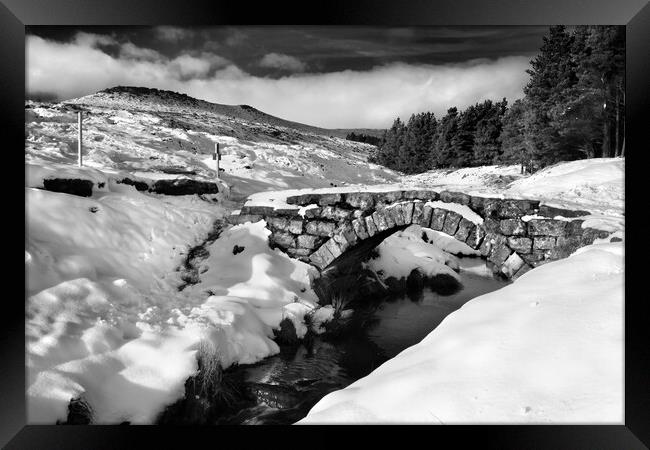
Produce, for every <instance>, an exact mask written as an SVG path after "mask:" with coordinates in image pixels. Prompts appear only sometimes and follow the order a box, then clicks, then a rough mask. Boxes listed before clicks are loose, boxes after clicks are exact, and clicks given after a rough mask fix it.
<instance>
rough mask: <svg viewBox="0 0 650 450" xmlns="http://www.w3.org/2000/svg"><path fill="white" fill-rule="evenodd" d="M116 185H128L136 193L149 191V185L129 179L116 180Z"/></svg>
mask: <svg viewBox="0 0 650 450" xmlns="http://www.w3.org/2000/svg"><path fill="white" fill-rule="evenodd" d="M117 183H121V184H128V185H129V186H133V187H135V189H136V190H138V191H146V190H147V189H149V185H148V184H147V183H145V182H144V181H135V180H132V179H131V178H122V179H121V180H117Z"/></svg>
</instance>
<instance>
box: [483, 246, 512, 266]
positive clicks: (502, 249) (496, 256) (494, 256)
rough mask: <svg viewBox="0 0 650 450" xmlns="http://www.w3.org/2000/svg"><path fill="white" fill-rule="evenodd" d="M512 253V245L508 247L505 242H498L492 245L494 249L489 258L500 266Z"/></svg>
mask: <svg viewBox="0 0 650 450" xmlns="http://www.w3.org/2000/svg"><path fill="white" fill-rule="evenodd" d="M511 254H512V250H510V247H508V246H507V245H506V244H505V242H498V243H496V244H495V245H493V246H492V249H491V250H490V253H489V254H488V260H489V261H492V262H493V263H494V264H496V265H497V267H499V268H500V267H501V266H502V265H503V263H505V261H506V260H507V259H508V257H509V256H510V255H511Z"/></svg>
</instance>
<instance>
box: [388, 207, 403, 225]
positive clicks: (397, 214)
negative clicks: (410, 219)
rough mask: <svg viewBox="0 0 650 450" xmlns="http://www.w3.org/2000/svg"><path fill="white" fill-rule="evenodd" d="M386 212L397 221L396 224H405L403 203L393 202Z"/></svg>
mask: <svg viewBox="0 0 650 450" xmlns="http://www.w3.org/2000/svg"><path fill="white" fill-rule="evenodd" d="M386 212H387V213H388V216H389V217H390V218H392V219H393V222H395V225H396V226H397V225H404V224H405V223H404V214H403V213H402V205H401V204H399V203H398V204H393V205H390V206H388V207H387V208H386Z"/></svg>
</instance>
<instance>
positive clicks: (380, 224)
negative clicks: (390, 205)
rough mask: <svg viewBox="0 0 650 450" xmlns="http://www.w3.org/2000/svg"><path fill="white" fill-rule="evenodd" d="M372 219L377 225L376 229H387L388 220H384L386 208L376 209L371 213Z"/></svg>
mask: <svg viewBox="0 0 650 450" xmlns="http://www.w3.org/2000/svg"><path fill="white" fill-rule="evenodd" d="M371 217H372V220H373V222H374V223H375V225H376V227H377V231H378V232H380V231H384V230H387V229H388V228H389V227H388V222H387V221H386V210H385V209H378V210H377V211H375V212H374V213H372V216H371Z"/></svg>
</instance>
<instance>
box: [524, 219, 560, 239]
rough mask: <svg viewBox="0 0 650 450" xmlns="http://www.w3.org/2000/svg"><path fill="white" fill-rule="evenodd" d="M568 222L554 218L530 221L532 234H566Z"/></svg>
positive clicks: (529, 227)
mask: <svg viewBox="0 0 650 450" xmlns="http://www.w3.org/2000/svg"><path fill="white" fill-rule="evenodd" d="M566 224H567V222H565V221H562V220H553V219H531V220H529V221H528V234H529V235H530V236H564V235H565V233H566Z"/></svg>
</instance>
